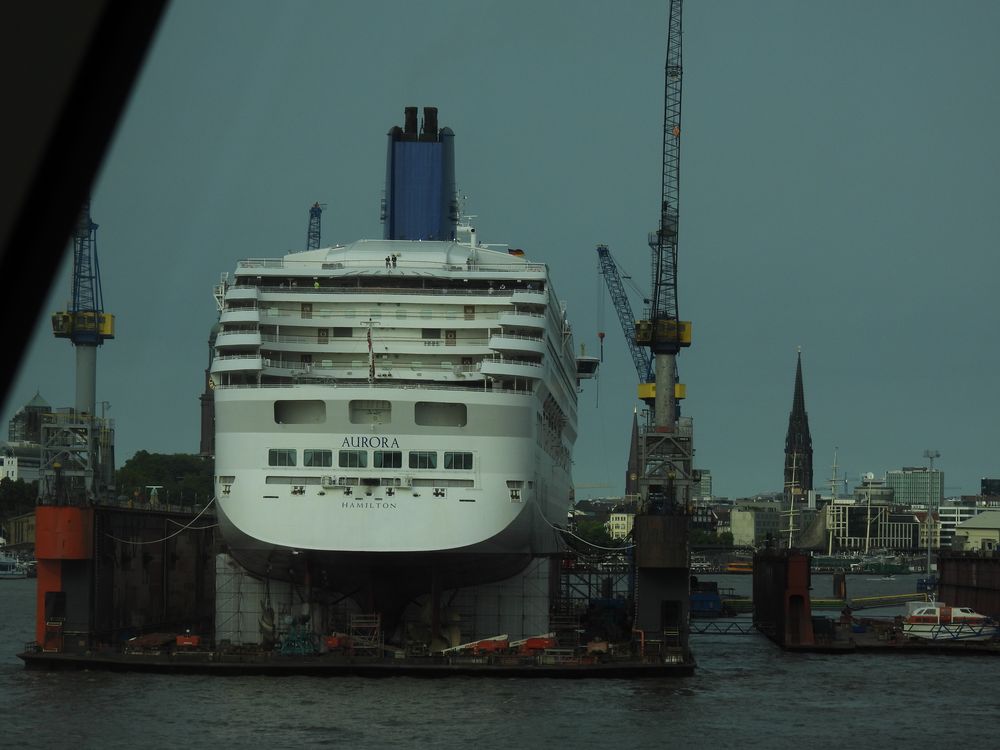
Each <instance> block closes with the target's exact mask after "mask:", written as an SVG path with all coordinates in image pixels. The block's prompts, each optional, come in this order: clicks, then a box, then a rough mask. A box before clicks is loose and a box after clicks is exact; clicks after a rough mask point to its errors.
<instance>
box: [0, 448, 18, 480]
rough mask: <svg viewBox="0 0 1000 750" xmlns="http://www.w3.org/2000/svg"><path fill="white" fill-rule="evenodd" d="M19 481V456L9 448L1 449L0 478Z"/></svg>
mask: <svg viewBox="0 0 1000 750" xmlns="http://www.w3.org/2000/svg"><path fill="white" fill-rule="evenodd" d="M4 479H9V480H10V481H12V482H16V481H17V456H15V455H14V451H12V450H10V449H9V448H6V447H5V448H2V449H0V480H4Z"/></svg>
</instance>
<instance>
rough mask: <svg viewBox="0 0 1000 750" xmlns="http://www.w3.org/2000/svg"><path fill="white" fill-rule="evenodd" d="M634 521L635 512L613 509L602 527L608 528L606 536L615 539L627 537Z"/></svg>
mask: <svg viewBox="0 0 1000 750" xmlns="http://www.w3.org/2000/svg"><path fill="white" fill-rule="evenodd" d="M634 523H635V513H633V512H631V511H625V510H620V509H618V510H615V511H614V512H612V513H611V514H610V515H609V516H608V520H607V523H605V524H604V528H606V529H607V530H608V536H610V537H611V538H612V539H614V540H615V541H620V540H622V539H627V538H628V536H629V535H630V534H631V533H632V525H633V524H634Z"/></svg>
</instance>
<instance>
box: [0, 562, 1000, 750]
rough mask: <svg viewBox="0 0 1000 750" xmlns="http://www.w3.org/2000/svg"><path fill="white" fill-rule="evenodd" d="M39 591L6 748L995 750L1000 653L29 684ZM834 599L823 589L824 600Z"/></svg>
mask: <svg viewBox="0 0 1000 750" xmlns="http://www.w3.org/2000/svg"><path fill="white" fill-rule="evenodd" d="M706 578H708V577H706ZM711 578H712V579H713V580H718V581H719V583H720V585H721V586H733V587H735V588H736V589H737V591H738V592H746V593H749V585H750V581H749V577H745V576H714V577H711ZM915 582H916V577H915V576H902V577H899V578H898V579H897V580H896V581H892V582H883V581H877V580H871V581H869V580H867V579H865V578H861V577H851V578H850V579H849V583H848V585H849V588H850V593H851V594H852V595H853V596H864V595H872V594H878V593H903V592H909V591H913V590H914V588H915ZM34 586H35V581H33V580H14V581H0V748H42V747H46V748H74V749H75V748H102V749H103V748H108V749H110V748H145V747H153V748H242V747H265V748H286V747H287V748H298V747H314V746H326V747H348V748H396V747H406V748H410V747H435V748H438V747H440V748H463V750H482V748H564V747H567V748H568V747H572V748H604V749H606V750H617V749H618V748H630V749H631V748H709V747H711V748H730V747H737V748H770V749H772V750H773V749H774V748H783V747H798V748H825V747H834V746H837V747H838V748H844V749H847V748H850V749H853V748H896V749H898V750H911V748H916V747H930V746H935V747H954V746H956V745H957V744H962V745H968V746H970V747H976V748H997V747H1000V690H998V688H1000V658H996V657H992V658H989V657H987V658H983V657H971V656H964V657H960V656H956V657H948V656H932V655H916V656H906V657H901V656H895V655H892V654H888V655H875V654H872V655H867V656H864V655H853V656H846V655H845V656H823V655H792V654H785V653H783V652H782V651H780V650H778V649H777V648H776V647H775V646H773V645H772V644H771V643H770V642H768V641H767V640H765V639H764V638H763V637H762V636H759V635H753V636H695V637H694V638H693V648H694V651H695V656H696V658H697V659H698V669H697V671H696V673H695V675H694V676H693V677H690V678H684V679H672V680H636V681H627V680H578V681H577V680H547V679H546V680H530V679H502V680H493V679H472V678H454V679H442V680H420V679H414V678H407V677H394V678H386V679H361V678H313V677H279V678H267V677H200V676H169V675H145V674H111V673H103V672H81V673H43V672H28V671H26V670H25V669H24V668H23V666H22V664H21V662H20V660H19V659H17V658H16V656H15V654H16V653H17V652H18V651H20V650H21V649H22V647H23V645H24V643H25V642H26V641H30V640H32V639H33V637H34V635H33V634H34V622H33V619H34V602H35V588H34ZM831 588H832V587H831V583H830V577H829V576H816V577H815V578H814V581H813V595H814V596H817V597H828V596H830V595H831ZM876 613H878V612H877V611H872V614H876ZM831 614H834V613H831Z"/></svg>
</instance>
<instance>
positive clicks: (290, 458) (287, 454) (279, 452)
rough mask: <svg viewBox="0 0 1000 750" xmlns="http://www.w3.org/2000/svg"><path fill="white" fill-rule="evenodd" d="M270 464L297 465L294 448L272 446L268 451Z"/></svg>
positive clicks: (268, 463)
mask: <svg viewBox="0 0 1000 750" xmlns="http://www.w3.org/2000/svg"><path fill="white" fill-rule="evenodd" d="M267 465H268V466H295V449H294V448H271V449H270V450H269V451H268V452H267Z"/></svg>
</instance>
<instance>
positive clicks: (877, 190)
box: [2, 0, 1000, 497]
mask: <svg viewBox="0 0 1000 750" xmlns="http://www.w3.org/2000/svg"><path fill="white" fill-rule="evenodd" d="M666 18H667V2H666V0H660V1H657V2H647V1H643V2H639V1H633V2H628V3H609V2H606V0H601V1H595V0H575V1H574V2H537V0H502V2H500V1H496V2H467V1H465V0H452V1H445V0H426V1H425V2H420V3H414V2H389V1H388V0H382V1H379V0H370V1H369V2H366V3H334V2H294V3H285V4H280V5H276V4H274V3H271V2H261V1H255V2H249V1H247V0H240V1H239V2H237V1H236V0H232V1H228V2H227V1H222V0H216V1H215V2H211V3H203V2H191V1H188V0H183V1H180V0H173V2H172V3H171V6H170V9H169V11H168V13H167V15H166V17H165V19H164V21H163V23H162V25H161V28H160V32H159V36H158V38H157V41H156V43H155V45H154V47H153V49H152V50H151V53H150V55H149V58H148V60H147V63H146V66H145V69H144V72H143V74H142V76H141V78H140V80H139V83H138V86H137V88H136V90H135V92H134V96H133V98H132V101H131V104H130V106H129V108H128V111H127V114H126V116H125V117H124V119H123V121H122V122H121V125H120V129H119V132H118V134H117V137H116V139H115V141H114V144H113V147H112V149H111V151H110V153H109V155H108V158H107V160H106V163H105V166H104V169H103V171H102V173H101V175H100V177H99V179H98V182H97V184H96V186H95V189H94V191H93V209H92V212H93V218H94V220H95V221H96V222H97V223H98V224H99V225H100V230H99V231H98V249H99V253H100V264H101V271H102V277H103V289H104V299H105V307H106V309H107V310H108V311H110V312H113V313H114V314H115V315H116V316H117V326H118V327H117V331H118V335H117V337H116V339H115V340H113V341H110V342H108V343H107V344H106V345H105V346H104V347H102V349H101V352H100V354H99V360H98V361H99V365H98V368H99V372H98V400H99V401H101V400H105V401H108V402H110V404H111V410H110V412H109V414H110V416H112V417H114V418H115V419H116V420H117V455H118V462H119V464H121V463H122V462H123V461H124V460H125V459H127V458H128V457H130V456H131V455H132V454H133V453H134V452H135V451H137V450H140V449H145V450H148V451H153V452H192V453H193V452H197V450H198V435H199V405H198V395H199V393H200V392H201V389H202V383H203V370H204V368H205V366H206V364H207V359H208V349H207V337H208V333H209V329H210V328H211V326H212V324H213V323H214V322H215V320H216V315H217V314H216V310H215V305H214V302H213V300H212V286H213V284H215V283H216V282H217V281H218V279H219V274H220V273H221V272H226V271H228V272H232V271H233V270H234V268H235V264H236V261H237V260H239V259H242V258H248V257H263V256H275V255H280V254H282V253H284V252H286V251H288V250H293V249H301V248H302V247H303V246H304V244H305V236H306V227H307V219H308V209H309V206H310V205H311V204H312V203H313V202H315V201H320V202H324V203H326V204H327V205H328V207H327V210H326V212H325V213H324V215H323V244H324V245H326V244H332V243H336V242H349V241H352V240H355V239H359V238H364V237H380V236H381V226H380V223H379V198H380V195H381V189H382V181H383V177H384V158H385V134H386V132H387V131H388V130H389V128H390V127H392V126H393V125H396V124H402V118H403V107H404V106H407V105H413V106H420V107H423V106H427V105H431V106H437V107H438V108H439V111H440V121H441V124H442V125H448V126H450V127H451V128H452V129H453V130H454V131H455V133H456V166H457V175H458V183H459V188H460V190H461V192H462V194H463V195H466V196H468V197H467V200H466V209H467V211H468V212H469V213H471V214H475V215H476V217H477V218H476V220H475V223H476V225H477V228H478V229H479V233H480V237H481V239H482V240H483V241H485V242H509V243H510V244H512V245H514V246H517V247H522V248H524V249H525V250H526V253H527V255H528V257H529V259H531V260H537V261H543V262H546V263H548V264H549V266H550V268H551V271H552V275H553V278H554V285H555V290H556V292H557V294H559V295H560V296H561V297H562V298H563V299H564V300H565V301H566V303H567V306H568V310H569V314H570V319H571V320H572V321H573V324H574V328H575V332H576V340H577V343H578V344H580V343H582V344H585V345H586V347H587V350H588V353H595V352H596V351H597V341H598V337H597V332H598V330H603V331H605V332H606V333H607V337H606V339H605V347H604V364H603V369H602V372H601V376H600V380H599V381H598V383H596V387H595V384H594V383H589V384H588V385H587V387H586V388H585V390H584V393H583V394H582V395H581V397H580V423H579V432H580V438H579V441H578V442H577V446H576V453H575V467H574V478H575V480H576V482H577V484H578V485H579V486H580V488H579V489H578V492H577V496H578V497H589V496H600V495H609V494H619V493H621V492H622V491H623V483H624V469H625V462H626V457H627V450H628V437H629V426H630V424H631V419H632V409H633V406H634V405H636V404H637V403H638V402H636V401H635V384H636V382H637V381H636V374H635V371H634V368H633V366H632V361H631V358H630V357H629V355H628V350H627V348H626V347H625V344H624V341H623V337H622V332H621V329H620V327H619V324H618V321H617V318H616V316H615V312H614V308H613V307H612V305H611V302H610V299H609V298H608V295H607V292H606V290H605V288H604V285H603V280H602V279H601V277H599V275H598V273H597V258H596V253H595V246H596V245H597V244H598V243H606V244H608V245H609V246H610V247H611V250H612V252H613V254H614V255H615V257H616V258H617V260H618V262H619V263H620V264H621V266H622V267H623V268H624V269H625V270H626V271H627V272H628V273H630V274H631V275H632V276H633V277H634V280H635V282H636V283H637V284H638V285H639V286H641V287H643V288H644V289H647V290H648V288H649V262H648V261H649V251H648V248H647V246H646V235H647V232H648V231H649V230H651V229H653V228H654V227H655V225H656V222H657V216H658V211H657V207H658V203H659V200H660V179H661V177H660V169H661V166H660V165H661V149H662V145H661V128H662V117H663V114H662V112H663V63H664V55H665V51H666ZM998 38H1000V3H996V2H985V1H984V2H971V1H962V0H957V1H956V2H952V3H947V4H941V3H940V2H918V1H916V0H906V1H903V0H897V1H892V2H891V1H889V0H882V1H879V2H873V1H872V0H864V1H859V2H852V1H849V0H842V1H841V2H837V3H830V2H821V1H820V0H814V1H811V2H805V1H803V0H772V1H768V0H761V1H759V2H752V3H751V2H745V1H743V0H732V1H725V0H718V1H716V2H688V3H687V4H686V7H685V14H684V96H683V136H682V157H681V171H682V175H681V182H682V186H681V222H680V261H679V278H680V282H679V283H680V309H681V317H682V318H685V319H689V320H691V321H693V325H694V345H693V346H692V347H691V348H690V349H688V350H686V351H685V352H684V353H683V354H682V355H681V357H680V360H679V367H680V372H681V377H682V380H683V381H684V382H685V383H686V384H687V386H688V399H687V400H686V401H685V402H684V407H683V408H684V413H685V414H686V415H688V416H692V417H694V420H695V434H696V465H697V466H699V467H702V468H708V469H710V470H711V471H712V474H713V477H714V482H715V492H716V494H718V495H723V496H729V497H738V496H745V495H750V494H753V493H756V492H761V491H767V490H776V489H779V488H780V487H781V484H782V468H783V461H784V455H783V452H784V438H785V430H786V427H787V423H788V412H789V409H790V408H791V403H792V387H793V382H794V372H795V351H796V347H798V346H801V347H802V352H803V355H802V356H803V371H804V380H805V394H806V407H807V410H808V412H809V420H810V426H811V428H812V436H813V445H814V450H815V460H814V466H815V476H816V483H817V485H818V486H823V487H828V478H829V476H830V473H831V472H830V466H831V465H832V463H833V458H834V450H835V447H839V464H840V467H841V471H842V472H844V471H846V473H847V475H848V479H849V481H850V483H851V486H853V485H854V484H855V483H856V481H857V477H858V475H860V474H861V473H862V472H866V471H873V472H875V473H876V474H882V473H883V472H885V471H886V470H888V469H893V468H898V467H900V466H910V465H920V464H922V463H924V459H923V452H924V450H925V449H928V448H931V449H935V450H938V451H940V452H941V458H940V459H938V460H937V462H936V466H938V467H940V468H942V469H943V470H944V472H945V485H946V490H945V491H946V494H948V495H957V494H960V493H966V494H972V493H975V492H978V487H979V479H980V477H983V476H994V477H995V476H1000V458H998V444H1000V441H998V432H1000V420H998V414H1000V411H998V408H997V407H998V387H997V381H998V374H1000V348H998V347H997V343H996V337H997V331H998V325H1000V313H998V302H997V288H998V282H1000V253H998V252H997V244H998V240H997V237H998V234H1000V232H998V230H1000V226H998V225H1000V220H998V217H1000V210H998V208H997V202H998V197H1000V190H998V180H1000V177H998V175H1000V134H998V125H1000V94H998V92H1000V85H998V84H1000V81H998V78H1000V45H998V44H997V39H998ZM69 278H70V268H69V266H68V265H65V266H64V268H63V270H62V272H61V273H60V276H59V277H58V278H57V279H56V280H55V283H54V286H53V291H52V294H51V296H50V298H49V300H48V304H47V306H46V310H45V314H44V317H43V319H41V320H40V321H39V323H38V327H37V331H36V335H35V337H34V341H33V343H32V345H31V347H30V349H29V350H28V351H27V352H26V355H25V357H24V359H23V361H22V366H21V370H20V375H19V377H18V379H17V381H16V383H15V385H14V387H13V388H12V390H11V392H10V393H9V394H8V395H7V400H6V402H5V403H4V405H3V406H4V408H3V414H2V417H3V423H4V424H6V421H7V420H8V419H9V418H10V417H11V416H12V415H13V413H14V412H15V411H16V410H17V409H18V408H20V407H21V406H22V405H23V404H24V403H26V402H27V401H28V400H29V399H30V398H31V397H32V396H33V395H34V393H35V391H36V390H40V391H41V393H42V395H43V396H44V397H45V398H46V399H47V400H48V402H49V403H50V404H51V405H53V406H70V405H72V402H73V398H74V386H73V372H74V355H73V352H72V350H71V349H72V347H71V346H70V345H69V344H68V343H67V342H66V341H65V340H56V339H54V338H53V336H52V334H51V328H50V324H49V320H48V313H50V312H53V311H55V310H57V309H64V307H65V305H66V304H67V299H68V297H69ZM633 306H634V309H635V311H636V313H637V314H638V313H639V312H640V310H641V302H640V300H639V299H638V298H635V299H633Z"/></svg>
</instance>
